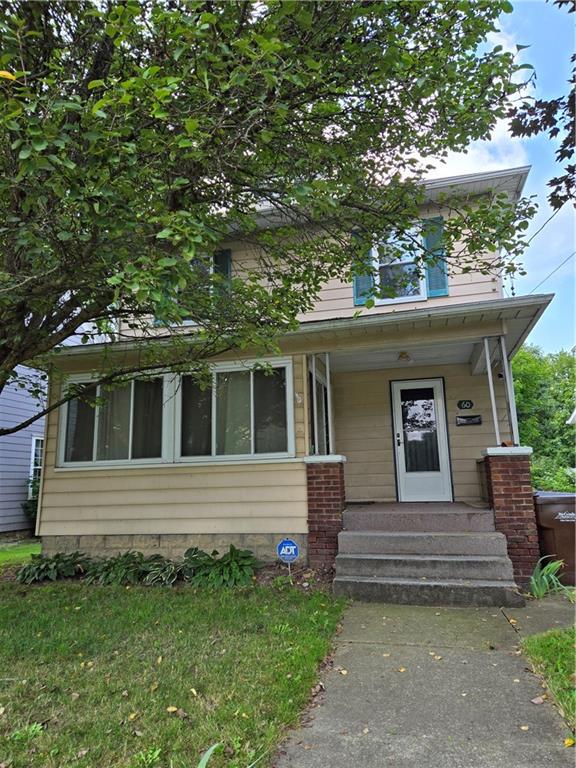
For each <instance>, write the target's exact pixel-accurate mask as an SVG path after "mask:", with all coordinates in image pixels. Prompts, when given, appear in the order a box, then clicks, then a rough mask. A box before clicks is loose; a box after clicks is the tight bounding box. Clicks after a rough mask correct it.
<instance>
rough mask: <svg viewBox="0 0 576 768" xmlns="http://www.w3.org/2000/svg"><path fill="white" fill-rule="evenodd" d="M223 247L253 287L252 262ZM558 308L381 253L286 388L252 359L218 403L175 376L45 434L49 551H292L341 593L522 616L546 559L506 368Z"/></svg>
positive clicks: (85, 365) (433, 209) (299, 360)
mask: <svg viewBox="0 0 576 768" xmlns="http://www.w3.org/2000/svg"><path fill="white" fill-rule="evenodd" d="M527 173H528V169H527V168H519V169H513V170H506V171H500V172H496V173H479V174H474V175H469V176H460V177H454V178H450V179H444V180H437V181H433V182H430V183H428V184H427V185H426V202H425V206H424V208H423V210H422V217H423V218H433V219H435V220H436V222H437V226H436V229H435V231H436V234H437V236H438V232H440V234H441V222H442V218H441V217H442V214H443V211H442V208H441V206H440V204H439V202H438V198H439V194H440V193H441V192H442V191H443V190H448V189H450V191H451V194H454V193H455V192H457V193H459V194H461V195H463V196H466V197H468V198H471V197H473V196H474V195H481V194H485V193H488V192H490V191H491V190H494V189H495V188H497V189H498V190H499V191H506V192H507V193H508V194H509V196H510V197H511V198H512V199H517V197H518V196H519V195H520V193H521V190H522V187H523V185H524V182H525V179H526V176H527ZM440 247H441V245H440ZM223 248H224V250H223V251H222V254H223V255H221V258H225V259H227V264H226V265H225V269H226V270H231V271H232V272H233V273H234V272H235V271H238V272H239V273H241V271H242V264H243V261H244V260H246V259H249V258H250V254H249V253H248V252H247V251H246V250H244V249H243V246H242V245H241V244H240V243H238V242H234V241H232V242H228V243H225V244H223ZM399 270H400V271H401V273H402V275H403V277H404V279H403V280H402V281H401V286H402V287H401V289H400V290H399V291H398V292H397V295H396V297H395V298H390V299H386V300H376V301H375V305H374V306H371V304H372V303H371V302H368V305H367V303H366V296H367V295H368V294H369V292H370V287H371V286H370V283H371V281H377V282H378V281H380V282H381V283H382V284H384V285H385V284H386V282H387V281H389V280H390V279H391V278H392V277H394V275H396V276H397V275H398V271H399ZM551 298H552V297H551V296H549V295H531V296H526V297H514V298H505V297H504V295H503V286H502V281H501V279H500V277H499V276H498V275H484V274H481V273H474V272H471V273H464V272H458V271H454V273H452V274H448V273H447V271H446V270H444V269H443V268H442V266H439V265H436V266H433V267H430V268H429V270H428V273H427V274H426V275H425V276H424V277H422V278H421V277H420V276H418V275H416V273H414V272H413V270H412V268H411V262H410V259H409V258H407V260H406V261H405V262H396V263H395V264H394V265H393V266H391V265H390V264H389V263H387V262H386V261H385V260H383V261H381V262H378V256H377V252H376V251H375V264H374V272H373V274H372V275H368V276H362V277H357V278H356V279H355V280H354V281H353V282H351V283H346V282H342V281H340V280H331V281H330V282H329V283H328V284H327V285H325V286H324V287H323V289H322V291H321V293H320V295H319V297H318V301H317V303H316V306H315V307H314V309H313V311H311V312H310V313H309V314H306V315H305V316H303V317H302V318H301V322H300V325H299V328H298V330H297V331H295V332H291V333H289V334H286V335H285V336H284V337H283V338H282V339H281V340H280V348H281V350H282V353H281V355H280V356H278V357H276V358H274V359H272V360H270V361H269V362H270V363H271V365H272V367H273V369H274V373H273V375H269V374H267V373H266V372H264V371H262V370H259V369H257V368H256V369H254V367H253V366H254V364H255V363H258V362H259V361H257V360H250V359H246V357H244V358H243V357H242V355H240V354H239V353H237V354H231V355H228V356H223V357H222V359H219V360H218V361H217V362H215V363H214V366H213V386H212V388H211V389H208V390H203V391H202V390H201V389H199V388H198V386H196V385H195V383H194V381H193V380H192V379H191V378H190V377H187V376H186V375H185V374H179V375H173V374H171V373H166V374H165V375H162V376H158V378H157V379H155V380H154V381H149V380H148V381H139V380H138V379H136V380H135V381H133V382H132V383H131V384H130V385H127V386H124V387H122V388H117V389H115V390H113V391H112V392H110V393H108V394H107V395H106V402H105V404H101V405H100V406H99V407H97V408H92V407H90V406H88V405H86V404H85V403H83V402H80V401H77V400H76V401H75V400H73V401H71V402H69V403H68V404H67V406H65V407H63V408H61V409H60V411H59V413H57V412H53V413H52V414H51V415H50V417H49V419H48V429H47V446H46V462H45V470H44V479H43V488H42V492H41V506H40V514H39V519H38V528H37V533H38V534H39V535H40V536H41V537H42V540H43V548H44V551H45V552H47V553H53V552H56V551H66V550H67V551H70V550H75V549H80V550H81V551H84V552H87V553H89V554H93V555H106V554H111V553H115V552H119V551H124V550H128V549H135V550H141V551H144V552H146V553H151V552H162V553H165V554H169V555H172V556H181V555H182V553H183V552H184V551H185V550H186V549H187V548H188V547H190V546H199V547H201V548H203V549H207V550H212V549H213V548H216V549H222V548H226V547H227V546H228V545H229V544H230V543H233V544H235V545H237V546H240V547H247V548H250V549H252V550H254V551H255V552H256V554H257V555H258V556H259V557H261V558H262V559H264V560H272V559H274V558H275V557H276V545H277V543H278V542H279V541H280V540H281V539H283V538H284V537H290V538H292V539H294V540H296V541H297V542H298V543H299V545H300V549H301V552H302V553H303V557H304V558H307V559H308V561H309V563H310V564H311V565H328V566H330V565H333V564H334V561H335V558H336V579H335V589H336V590H337V591H338V592H339V593H341V594H348V595H352V596H361V597H365V598H369V599H370V598H372V599H385V600H404V601H411V602H427V601H438V602H447V603H454V604H457V603H466V602H470V603H476V604H493V603H507V602H514V600H516V599H517V595H516V592H515V591H514V590H515V582H514V579H516V581H517V582H518V583H521V582H525V581H526V580H527V578H528V576H529V574H530V572H531V570H532V567H533V565H534V562H535V560H536V559H537V557H538V544H537V537H536V528H535V523H534V511H533V503H532V488H531V482H530V465H529V454H530V449H529V448H524V447H521V446H519V444H518V443H519V440H518V426H517V421H516V411H515V404H514V389H513V382H512V376H511V372H510V360H511V358H512V357H513V355H514V354H515V352H516V351H517V350H518V349H519V347H520V345H521V344H522V342H523V340H524V339H525V338H526V336H527V334H528V333H529V332H530V330H531V329H532V328H533V327H534V324H535V323H536V322H537V320H538V318H539V317H540V315H541V314H542V312H543V311H544V310H545V308H546V307H547V305H548V304H549V303H550V301H551ZM123 344H124V347H123V348H124V349H129V344H130V342H123ZM101 354H102V347H101V346H99V345H91V346H84V347H72V348H70V349H68V350H66V352H65V354H64V355H63V356H62V362H61V365H62V366H65V367H66V369H67V371H68V373H69V374H70V377H71V379H72V380H74V379H76V380H78V381H87V380H89V376H90V372H91V370H93V368H94V367H95V361H96V360H97V359H98V356H99V355H101ZM57 394H58V393H57V392H56V393H53V396H56V395H57ZM513 571H514V572H513Z"/></svg>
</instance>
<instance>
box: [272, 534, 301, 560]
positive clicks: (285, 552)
mask: <svg viewBox="0 0 576 768" xmlns="http://www.w3.org/2000/svg"><path fill="white" fill-rule="evenodd" d="M276 552H277V554H278V557H279V559H280V560H282V562H283V563H293V562H294V560H297V559H298V556H299V555H300V550H299V547H298V544H296V542H295V541H292V539H282V541H281V542H280V543H279V544H278V546H277V547H276Z"/></svg>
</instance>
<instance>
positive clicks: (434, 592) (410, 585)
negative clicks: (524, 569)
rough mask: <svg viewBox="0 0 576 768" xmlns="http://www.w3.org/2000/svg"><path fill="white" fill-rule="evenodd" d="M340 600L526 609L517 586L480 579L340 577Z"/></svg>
mask: <svg viewBox="0 0 576 768" xmlns="http://www.w3.org/2000/svg"><path fill="white" fill-rule="evenodd" d="M333 590H334V594H335V595H337V596H338V597H349V598H353V599H355V600H361V601H365V602H381V603H402V604H407V605H455V606H456V605H459V606H464V605H466V606H522V605H524V598H523V597H522V595H521V594H520V593H519V592H518V591H517V589H516V585H515V584H514V582H505V581H487V580H484V579H482V580H480V579H450V580H441V581H440V580H436V581H432V580H427V581H421V580H420V579H391V578H382V577H379V578H370V577H359V576H337V577H336V578H335V579H334V585H333Z"/></svg>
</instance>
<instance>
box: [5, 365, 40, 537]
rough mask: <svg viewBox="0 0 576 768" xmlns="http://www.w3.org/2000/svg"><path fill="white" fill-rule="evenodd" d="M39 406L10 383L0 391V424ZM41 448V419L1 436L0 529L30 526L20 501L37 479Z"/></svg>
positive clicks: (16, 419)
mask: <svg viewBox="0 0 576 768" xmlns="http://www.w3.org/2000/svg"><path fill="white" fill-rule="evenodd" d="M21 370H22V371H23V372H31V371H30V369H24V368H23V369H21ZM39 409H40V404H39V403H38V401H37V400H36V399H35V398H33V397H31V395H29V394H28V392H27V391H26V390H25V389H20V388H19V387H18V386H16V385H15V384H9V385H8V386H7V387H5V388H4V390H3V391H2V394H0V427H8V426H13V425H15V424H17V423H19V422H21V421H24V420H25V419H28V418H30V416H33V415H34V414H35V413H37V412H38V410H39ZM43 449H44V419H39V420H38V421H36V422H34V424H32V425H31V426H29V427H27V428H26V429H22V430H20V431H19V432H15V433H14V434H11V435H6V436H5V437H0V533H1V532H5V531H19V530H24V529H26V528H30V521H29V520H28V518H27V517H26V515H25V513H24V511H23V509H22V504H23V503H24V502H25V501H26V499H27V498H28V494H29V491H30V480H31V479H32V478H35V479H37V480H39V479H40V472H41V468H42V455H43Z"/></svg>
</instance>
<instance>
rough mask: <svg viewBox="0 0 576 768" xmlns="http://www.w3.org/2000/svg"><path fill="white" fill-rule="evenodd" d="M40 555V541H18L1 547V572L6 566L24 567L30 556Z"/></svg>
mask: <svg viewBox="0 0 576 768" xmlns="http://www.w3.org/2000/svg"><path fill="white" fill-rule="evenodd" d="M39 554H40V542H39V541H18V542H16V543H10V544H1V545H0V570H2V568H3V567H4V566H6V565H23V564H24V563H27V562H28V561H29V560H30V555H39Z"/></svg>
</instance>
